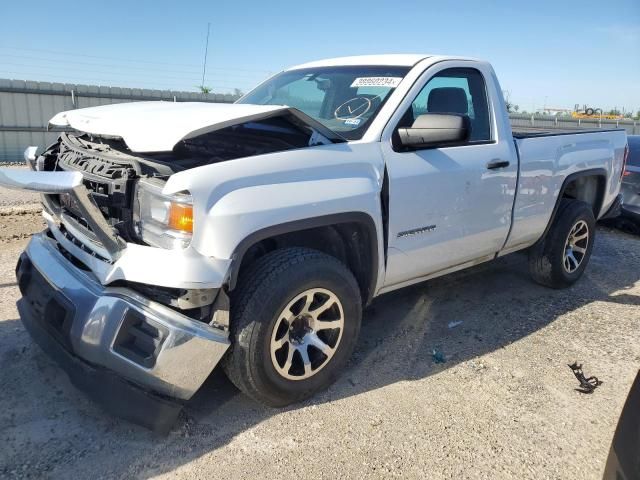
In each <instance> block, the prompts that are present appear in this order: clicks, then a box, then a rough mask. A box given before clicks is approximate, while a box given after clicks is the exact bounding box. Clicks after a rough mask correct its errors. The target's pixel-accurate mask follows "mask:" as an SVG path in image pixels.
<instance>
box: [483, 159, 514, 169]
mask: <svg viewBox="0 0 640 480" xmlns="http://www.w3.org/2000/svg"><path fill="white" fill-rule="evenodd" d="M508 166H509V160H500V159H499V158H495V159H493V160H491V161H490V162H489V163H487V168H488V169H489V170H495V169H496V168H504V167H508Z"/></svg>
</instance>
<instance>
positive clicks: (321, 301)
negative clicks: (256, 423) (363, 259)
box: [223, 248, 362, 407]
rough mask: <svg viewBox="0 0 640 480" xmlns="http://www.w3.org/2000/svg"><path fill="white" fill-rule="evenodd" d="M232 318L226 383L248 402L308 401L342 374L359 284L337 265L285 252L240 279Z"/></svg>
mask: <svg viewBox="0 0 640 480" xmlns="http://www.w3.org/2000/svg"><path fill="white" fill-rule="evenodd" d="M231 313H232V322H231V342H232V345H231V349H230V351H229V353H228V354H227V356H226V358H225V361H224V363H223V366H224V369H225V371H226V373H227V376H228V377H229V379H230V380H231V381H232V382H233V383H234V384H235V385H236V386H237V387H238V388H239V389H240V390H242V391H243V392H244V393H246V394H247V395H249V396H251V397H253V398H254V399H256V400H258V401H260V402H262V403H265V404H267V405H271V406H276V407H279V406H284V405H287V404H289V403H293V402H297V401H301V400H303V399H305V398H308V397H310V396H311V395H313V394H314V393H315V392H316V391H318V390H321V389H323V388H326V387H327V386H329V385H330V384H331V383H333V381H334V380H335V379H336V377H337V376H338V375H339V374H340V373H341V372H342V370H343V369H344V366H345V364H346V362H347V360H348V359H349V357H350V355H351V352H352V351H353V348H354V346H355V342H356V339H357V336H358V332H359V330H360V320H361V317H362V305H361V299H360V290H359V287H358V284H357V282H356V280H355V278H354V277H353V274H352V273H351V272H350V271H349V270H348V269H347V268H346V266H345V265H343V264H342V263H341V262H340V261H338V260H337V259H336V258H334V257H332V256H329V255H326V254H324V253H322V252H318V251H315V250H311V249H306V248H287V249H282V250H276V251H274V252H271V253H269V254H267V255H265V256H264V257H262V258H260V259H258V260H257V261H256V262H255V264H253V265H252V266H250V267H249V269H248V270H247V271H246V272H245V273H244V274H242V275H241V277H240V280H239V283H238V286H237V288H236V290H235V291H234V293H233V296H232V304H231Z"/></svg>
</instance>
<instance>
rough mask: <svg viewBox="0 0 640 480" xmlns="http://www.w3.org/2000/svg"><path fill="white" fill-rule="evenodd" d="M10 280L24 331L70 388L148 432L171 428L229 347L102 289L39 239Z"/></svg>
mask: <svg viewBox="0 0 640 480" xmlns="http://www.w3.org/2000/svg"><path fill="white" fill-rule="evenodd" d="M16 276H17V279H18V285H19V287H20V291H21V293H22V295H23V297H22V298H21V299H20V300H19V301H18V310H19V312H20V317H21V318H22V321H23V323H24V324H25V327H26V328H27V330H28V331H29V332H30V333H31V335H32V336H33V337H34V339H35V340H36V341H37V342H38V343H39V344H40V345H41V346H42V348H43V349H44V350H45V351H46V352H47V353H49V354H50V355H51V356H53V357H54V358H55V359H57V360H58V361H59V363H60V364H61V366H62V367H63V368H64V369H65V370H66V371H67V373H68V374H69V376H70V378H71V380H72V381H73V383H74V384H76V386H78V387H79V388H80V389H82V390H85V391H87V393H89V394H90V395H91V396H92V397H94V398H95V399H96V400H98V401H99V402H100V403H103V404H104V405H105V406H106V407H107V408H108V409H109V410H111V411H114V412H115V413H116V414H118V415H120V416H124V417H126V418H128V419H130V420H133V421H136V422H137V423H142V424H144V425H146V426H148V427H151V428H158V427H159V428H160V429H162V428H163V425H165V426H166V424H167V422H169V423H168V425H170V424H171V423H172V422H173V420H174V419H175V415H177V413H178V411H179V409H180V400H188V399H189V398H190V397H191V396H192V395H193V394H194V393H195V392H196V391H197V390H198V389H199V388H200V386H201V385H202V383H203V382H204V381H205V380H206V378H207V377H208V376H209V374H210V373H211V371H212V370H213V368H214V367H215V366H216V365H217V364H218V362H219V361H220V359H221V358H222V356H223V355H224V353H225V352H226V350H227V348H228V346H229V340H228V335H227V333H226V332H224V331H223V330H221V329H217V328H213V327H211V326H209V325H207V324H204V323H200V322H197V321H195V320H192V319H190V318H188V317H186V316H184V315H182V314H180V313H178V312H176V311H174V310H172V309H170V308H168V307H165V306H164V305H160V304H158V303H155V302H151V301H150V300H148V299H146V298H145V297H143V296H141V295H139V294H138V293H136V292H133V291H132V290H129V289H125V288H113V287H104V286H102V285H101V284H100V283H99V282H97V281H96V280H95V279H94V277H93V275H92V274H91V273H90V272H84V271H82V270H81V269H80V268H78V267H76V266H74V265H73V264H72V263H71V262H70V261H69V260H68V259H67V258H65V257H64V256H63V255H62V253H61V252H60V251H59V250H58V247H57V244H56V241H55V240H54V239H52V238H50V237H49V236H48V235H47V234H46V233H41V234H37V235H35V236H34V237H33V238H32V240H31V242H30V243H29V245H28V246H27V249H26V250H25V252H24V253H23V254H22V256H21V257H20V260H19V262H18V265H17V267H16ZM145 403H147V404H148V406H149V407H148V408H145V406H144V404H145ZM119 410H124V411H119ZM145 416H150V417H151V418H144V417H145Z"/></svg>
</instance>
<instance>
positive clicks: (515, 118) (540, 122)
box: [509, 113, 640, 135]
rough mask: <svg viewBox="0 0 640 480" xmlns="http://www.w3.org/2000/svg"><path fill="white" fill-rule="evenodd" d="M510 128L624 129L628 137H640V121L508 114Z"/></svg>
mask: <svg viewBox="0 0 640 480" xmlns="http://www.w3.org/2000/svg"><path fill="white" fill-rule="evenodd" d="M509 118H510V119H511V126H512V127H513V128H515V129H517V128H518V127H525V128H540V129H549V130H553V129H562V130H574V129H575V130H579V129H598V128H605V129H606V128H624V129H625V130H626V131H627V134H628V135H640V121H638V120H632V119H623V120H607V119H600V118H597V117H595V118H573V117H557V116H553V115H539V114H536V115H527V114H522V113H511V114H509Z"/></svg>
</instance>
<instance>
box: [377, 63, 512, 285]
mask: <svg viewBox="0 0 640 480" xmlns="http://www.w3.org/2000/svg"><path fill="white" fill-rule="evenodd" d="M417 88H420V87H419V86H418V87H417ZM414 92H415V90H414ZM414 95H415V96H414V97H410V98H413V101H412V103H411V104H410V106H408V107H406V106H405V111H404V114H403V115H402V117H401V119H400V121H399V122H397V123H396V125H395V127H394V131H395V130H397V128H398V127H410V126H411V125H412V124H413V121H414V120H415V119H416V118H417V116H418V115H420V114H421V113H427V112H428V113H457V114H464V115H468V116H469V118H470V120H471V122H470V123H471V135H470V138H469V141H468V142H467V143H466V144H464V145H461V146H442V147H437V146H436V147H432V148H424V149H418V150H412V151H406V150H403V148H402V146H401V145H399V138H398V136H397V135H395V134H394V135H393V137H392V140H391V141H389V142H384V141H383V145H382V148H383V153H384V155H385V160H386V165H387V172H388V178H389V220H388V221H389V231H388V235H389V237H388V238H389V243H388V244H389V249H388V257H387V273H386V277H385V288H386V287H392V286H401V285H402V284H408V283H413V282H414V281H418V280H420V279H421V278H424V277H428V276H431V275H437V274H438V272H444V271H446V270H448V269H450V268H452V267H456V266H465V265H467V264H473V263H474V262H480V261H483V260H487V259H490V258H493V257H494V256H495V254H496V253H497V252H498V251H499V250H500V249H501V248H502V246H503V245H504V242H505V241H506V238H507V235H508V232H509V227H510V224H511V209H512V206H513V201H514V195H515V186H516V178H517V164H515V162H513V161H511V164H509V165H507V166H506V167H501V168H498V169H494V168H492V167H491V165H492V164H495V162H496V159H503V160H512V151H511V149H510V148H509V146H508V144H507V142H506V141H502V142H500V141H497V139H496V136H495V132H493V131H492V130H493V127H492V124H495V123H494V122H492V121H491V111H492V109H491V108H490V104H489V102H488V98H487V88H486V84H485V80H484V77H483V75H482V73H480V71H478V70H476V69H473V68H448V69H447V68H445V69H442V70H440V71H439V72H438V73H436V74H435V75H432V76H430V79H429V80H428V81H426V83H424V86H423V87H422V88H421V89H420V90H419V93H417V95H416V94H415V93H414Z"/></svg>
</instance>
